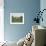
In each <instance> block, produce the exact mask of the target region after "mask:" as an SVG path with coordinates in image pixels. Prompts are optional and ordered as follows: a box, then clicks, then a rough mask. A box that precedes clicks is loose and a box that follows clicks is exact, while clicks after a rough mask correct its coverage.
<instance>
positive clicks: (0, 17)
mask: <svg viewBox="0 0 46 46" xmlns="http://www.w3.org/2000/svg"><path fill="white" fill-rule="evenodd" d="M3 7H4V0H0V42H3V41H4V8H3Z"/></svg>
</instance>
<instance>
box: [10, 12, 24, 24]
mask: <svg viewBox="0 0 46 46" xmlns="http://www.w3.org/2000/svg"><path fill="white" fill-rule="evenodd" d="M10 24H24V13H10Z"/></svg>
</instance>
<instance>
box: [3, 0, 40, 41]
mask: <svg viewBox="0 0 46 46" xmlns="http://www.w3.org/2000/svg"><path fill="white" fill-rule="evenodd" d="M39 10H40V0H4V36H5V37H4V38H5V40H7V41H18V40H19V39H20V38H22V37H24V36H25V35H26V34H27V33H28V32H29V31H31V28H32V23H33V22H32V21H33V19H34V17H36V16H37V15H36V12H38V11H39ZM11 12H13V13H22V12H23V13H24V24H21V25H19V24H15V25H11V24H10V13H11Z"/></svg>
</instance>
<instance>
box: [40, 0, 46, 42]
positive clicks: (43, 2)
mask: <svg viewBox="0 0 46 46" xmlns="http://www.w3.org/2000/svg"><path fill="white" fill-rule="evenodd" d="M40 9H41V10H43V9H46V0H40ZM42 17H43V19H44V20H43V22H42V21H40V25H42V26H44V27H46V11H44V13H43V15H42ZM45 36H46V35H45ZM45 43H46V40H45Z"/></svg>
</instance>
